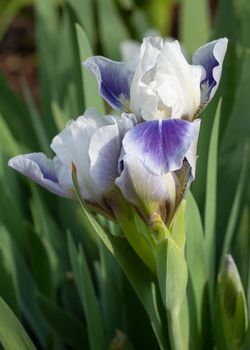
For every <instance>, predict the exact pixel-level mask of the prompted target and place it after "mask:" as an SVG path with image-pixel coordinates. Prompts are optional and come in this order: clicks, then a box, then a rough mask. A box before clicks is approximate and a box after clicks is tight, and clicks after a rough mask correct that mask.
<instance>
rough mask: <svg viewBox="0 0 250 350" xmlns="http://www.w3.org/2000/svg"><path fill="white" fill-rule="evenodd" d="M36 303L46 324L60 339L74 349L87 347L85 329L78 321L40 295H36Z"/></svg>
mask: <svg viewBox="0 0 250 350" xmlns="http://www.w3.org/2000/svg"><path fill="white" fill-rule="evenodd" d="M38 302H39V305H40V307H41V309H42V311H43V313H44V316H45V317H46V319H47V321H48V323H49V324H50V326H51V327H52V329H53V330H54V331H55V332H56V333H57V334H58V335H59V336H60V338H62V339H63V340H64V341H65V342H66V343H67V344H68V345H70V346H72V347H74V349H79V350H80V349H82V348H83V347H85V346H87V344H88V338H87V333H86V329H85V328H84V326H83V325H82V324H81V323H80V322H79V321H77V320H76V319H75V318H73V317H72V316H71V315H70V314H68V313H67V312H65V311H64V310H62V309H61V308H59V307H58V306H57V305H56V304H54V303H53V302H52V301H51V300H50V299H48V298H46V297H45V296H44V295H42V294H38Z"/></svg>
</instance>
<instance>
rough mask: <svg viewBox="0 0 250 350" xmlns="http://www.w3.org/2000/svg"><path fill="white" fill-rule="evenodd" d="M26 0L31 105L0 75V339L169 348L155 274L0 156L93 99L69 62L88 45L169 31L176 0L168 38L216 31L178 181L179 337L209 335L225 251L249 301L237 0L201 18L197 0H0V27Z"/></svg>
mask: <svg viewBox="0 0 250 350" xmlns="http://www.w3.org/2000/svg"><path fill="white" fill-rule="evenodd" d="M30 4H32V6H34V11H35V30H36V47H37V60H38V77H39V88H40V96H41V98H40V105H39V107H38V106H37V104H36V103H35V102H34V99H33V97H32V96H33V95H32V91H30V87H29V85H28V84H27V82H26V81H21V82H20V86H21V87H22V92H23V96H24V100H23V99H20V98H19V97H18V96H17V95H16V94H15V93H13V91H12V90H11V89H10V87H9V86H8V82H7V81H6V80H5V78H4V77H3V76H1V77H0V132H1V138H0V190H1V196H0V224H1V228H0V273H1V283H0V296H1V299H0V341H1V343H2V345H3V347H4V348H5V349H7V350H15V349H18V350H22V349H27V350H28V349H34V348H37V349H53V350H59V349H60V350H61V349H62V350H63V349H65V350H66V349H83V348H84V349H91V350H98V349H100V350H102V349H152V350H153V349H159V348H161V349H168V348H169V339H168V337H167V335H166V334H167V330H166V326H165V325H164V324H162V323H161V322H160V321H161V320H164V317H165V314H164V311H163V305H162V303H161V302H160V291H159V290H158V289H157V287H156V282H155V277H154V276H153V275H152V274H151V273H150V272H149V270H147V268H146V267H145V266H144V265H143V264H142V262H141V261H140V260H139V258H138V257H137V256H136V255H135V253H134V252H133V251H132V249H131V248H130V246H129V245H128V244H125V243H124V242H123V241H122V240H120V239H116V238H117V237H119V232H117V227H116V226H115V225H114V224H112V223H110V222H107V221H105V220H103V219H100V218H99V219H98V222H99V224H98V223H97V222H96V221H95V223H94V224H93V221H91V220H89V218H88V216H86V215H85V216H84V215H83V214H82V212H81V208H80V207H79V206H78V205H77V204H76V203H73V202H70V201H67V200H65V199H59V198H57V197H55V196H53V195H51V194H49V193H47V192H46V191H44V190H42V189H40V188H38V187H37V186H36V185H34V184H32V183H30V182H29V181H27V180H26V179H25V178H23V177H21V176H20V175H18V174H16V173H14V172H13V171H12V170H11V169H9V168H8V167H7V161H8V159H9V158H10V157H12V156H14V155H17V154H19V153H25V152H30V151H39V150H42V151H44V152H46V153H47V154H48V155H49V153H50V152H51V151H50V148H49V142H50V140H51V138H52V137H53V136H54V135H55V134H56V133H57V132H58V131H60V130H61V129H62V127H63V126H64V125H65V123H66V122H67V120H68V119H70V118H75V117H77V116H78V115H80V114H82V113H83V111H84V109H85V108H87V107H89V106H94V107H96V108H97V109H98V110H99V111H100V112H104V111H105V110H107V106H106V105H104V103H103V101H102V100H101V98H100V97H99V95H98V93H97V84H96V81H95V79H94V78H93V77H92V76H91V75H90V74H89V72H87V71H85V70H84V69H83V68H82V64H81V62H82V61H83V60H84V59H86V58H87V57H88V56H90V55H91V54H92V53H98V54H104V55H106V56H108V57H110V58H112V59H120V49H119V45H120V43H121V41H122V40H124V39H128V38H131V39H136V40H142V36H143V33H144V32H145V30H147V29H149V28H152V27H154V28H156V29H157V30H158V31H159V32H160V33H161V34H162V35H163V36H169V35H172V32H171V28H172V25H173V16H174V13H176V12H175V11H176V6H178V7H179V16H178V18H177V19H178V21H179V22H178V32H179V40H180V41H181V42H182V43H183V45H184V47H185V48H186V50H187V53H188V54H191V53H192V52H193V50H194V49H196V48H198V47H199V46H200V45H202V44H203V43H205V42H206V41H208V40H212V39H215V38H219V37H224V36H226V37H228V39H229V48H228V52H227V55H226V59H225V64H224V68H223V74H222V81H221V84H220V88H219V90H218V92H217V95H216V98H214V99H213V101H212V102H211V103H210V105H209V107H208V108H207V109H206V110H205V111H204V112H203V114H202V119H203V121H202V127H201V135H200V140H199V148H198V154H199V158H198V161H197V176H196V181H195V182H194V184H193V185H192V193H193V195H194V197H193V196H192V195H191V193H190V194H189V195H188V198H187V214H186V231H187V249H186V252H187V253H186V254H187V263H188V273H189V283H188V293H187V303H188V307H189V310H190V313H189V317H190V322H189V323H190V330H189V339H190V349H211V348H213V342H214V337H215V330H214V329H213V327H212V326H211V327H210V326H209V325H210V323H211V322H212V320H213V318H214V314H215V285H216V275H217V272H218V269H219V265H220V262H221V261H223V257H224V255H225V254H226V253H229V252H230V253H231V254H232V255H233V256H234V258H235V261H236V264H237V266H238V270H239V274H240V276H241V279H242V283H243V287H244V290H245V294H246V300H247V301H246V302H247V307H248V311H250V269H249V267H250V265H249V262H250V216H249V215H250V212H249V210H250V201H249V184H248V174H249V163H250V154H249V145H248V143H249V140H248V139H249V135H250V109H249V96H248V95H249V86H250V51H249V50H250V39H249V38H250V37H249V34H248V33H249V31H250V21H249V16H250V2H249V1H248V0H237V1H236V0H219V1H218V9H217V16H216V18H215V21H214V23H212V20H211V16H210V14H209V4H208V2H206V1H205V0H202V1H194V0H179V1H178V2H177V1H174V0H157V1H150V0H146V1H141V0H64V1H52V0H33V1H31V0H30V1H28V0H26V1H25V0H23V1H21V0H10V1H3V0H2V1H1V2H0V18H1V25H0V37H3V36H4V33H6V31H7V29H8V25H9V24H10V22H11V20H12V19H13V18H14V16H15V15H16V14H17V13H18V12H19V11H20V10H21V9H22V8H23V7H24V6H27V5H30ZM2 19H3V20H2ZM221 96H222V99H221V102H220V103H219V106H218V101H219V98H220V97H221ZM217 106H218V107H217ZM194 198H195V199H194ZM96 225H98V228H97V229H96V227H97V226H96ZM100 225H101V226H102V227H105V229H106V230H107V231H109V232H110V234H109V235H108V236H107V237H108V238H107V237H106V236H105V237H104V239H106V246H105V245H104V244H103V243H101V240H100V239H99V238H98V235H99V236H100V235H101V233H100V232H101V231H100V230H101V226H100ZM114 252H115V254H116V255H117V256H118V260H119V262H120V265H121V266H120V265H119V264H117V262H116V260H115V259H114V258H113V256H112V253H114ZM125 255H127V256H130V260H129V262H127V261H126V259H125V258H124V256H125ZM124 271H125V274H124ZM131 285H132V287H133V288H132V287H131ZM141 290H143V291H144V292H143V293H141V292H140V291H141ZM159 315H160V316H161V317H159ZM97 334H98V336H97ZM248 334H250V330H248ZM248 338H249V336H247V337H246V340H245V344H244V346H245V349H247V348H249V347H248V346H247V344H250V343H249V339H248ZM132 344H133V345H132Z"/></svg>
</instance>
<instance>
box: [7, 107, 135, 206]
mask: <svg viewBox="0 0 250 350" xmlns="http://www.w3.org/2000/svg"><path fill="white" fill-rule="evenodd" d="M132 126H133V123H132V121H131V120H130V119H129V117H128V116H125V115H124V116H122V117H121V118H118V117H113V116H104V117H103V116H101V115H100V114H99V113H98V112H97V111H96V110H94V109H88V110H87V111H86V112H85V114H84V115H83V116H80V117H79V118H78V119H77V120H76V121H70V122H69V123H68V124H67V125H66V127H65V129H64V130H63V131H62V132H61V133H59V134H58V135H57V136H55V137H54V139H53V140H52V143H51V148H52V150H53V151H54V152H55V157H54V158H53V159H48V158H47V157H46V155H45V154H43V153H31V154H25V155H19V156H17V157H14V158H12V159H10V161H9V166H11V167H12V168H14V169H16V170H17V171H19V172H20V173H22V174H24V175H26V176H28V177H30V178H31V179H32V180H33V181H35V182H37V183H38V184H40V185H41V186H43V187H44V188H46V189H47V190H49V191H50V192H52V193H55V194H57V195H59V196H62V197H70V198H72V197H74V189H73V182H72V177H71V170H72V164H74V167H75V169H76V173H77V179H78V183H79V187H80V189H81V193H82V196H83V198H84V199H85V200H86V201H87V202H88V203H89V204H90V205H94V206H96V207H100V208H101V209H102V210H104V211H107V205H106V203H105V194H106V193H107V192H108V191H109V189H110V188H111V187H112V186H113V185H114V181H115V179H116V177H117V175H118V167H117V164H118V159H119V156H120V151H121V143H122V139H123V136H124V135H125V133H126V132H127V130H129V129H130V128H131V127H132Z"/></svg>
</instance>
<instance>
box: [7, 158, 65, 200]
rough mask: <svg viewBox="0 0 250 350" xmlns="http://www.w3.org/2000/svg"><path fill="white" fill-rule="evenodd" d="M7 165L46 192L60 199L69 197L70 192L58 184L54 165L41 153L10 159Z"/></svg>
mask: <svg viewBox="0 0 250 350" xmlns="http://www.w3.org/2000/svg"><path fill="white" fill-rule="evenodd" d="M8 165H9V166H10V167H11V168H13V169H15V170H17V171H19V172H20V173H21V174H23V175H25V176H28V177H29V178H31V179H32V180H33V181H35V182H36V183H38V184H39V185H41V186H42V187H44V188H46V189H47V190H48V191H50V192H52V193H54V194H57V195H58V196H61V197H70V192H68V191H67V190H65V188H64V187H63V186H62V185H61V184H60V183H59V180H58V177H57V173H56V169H55V163H54V161H53V160H51V159H48V158H47V157H46V155H45V154H43V153H30V154H24V155H19V156H16V157H14V158H11V159H10V160H9V162H8Z"/></svg>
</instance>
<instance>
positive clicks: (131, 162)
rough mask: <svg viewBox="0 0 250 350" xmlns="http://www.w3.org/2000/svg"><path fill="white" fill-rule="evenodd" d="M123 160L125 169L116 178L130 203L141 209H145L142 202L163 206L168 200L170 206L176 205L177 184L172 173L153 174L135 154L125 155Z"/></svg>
mask: <svg viewBox="0 0 250 350" xmlns="http://www.w3.org/2000/svg"><path fill="white" fill-rule="evenodd" d="M123 162H124V163H123V165H124V170H123V171H122V174H121V176H120V177H118V178H117V179H116V184H117V186H118V187H119V188H120V190H121V191H122V193H123V195H124V197H125V198H126V199H127V200H128V201H129V202H130V203H132V204H134V205H135V206H136V207H137V208H138V209H139V210H140V209H141V210H143V208H142V207H141V204H142V203H144V204H146V205H148V204H150V205H154V204H155V205H156V206H162V205H165V202H166V201H167V202H168V203H169V204H170V207H172V208H173V207H174V206H175V200H176V186H175V179H174V176H173V175H172V174H171V173H168V174H165V175H164V176H160V175H155V174H152V172H151V171H150V170H149V169H147V168H146V167H145V166H144V165H143V164H142V162H141V161H140V160H139V159H138V158H137V157H134V156H127V157H125V158H124V160H123Z"/></svg>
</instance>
